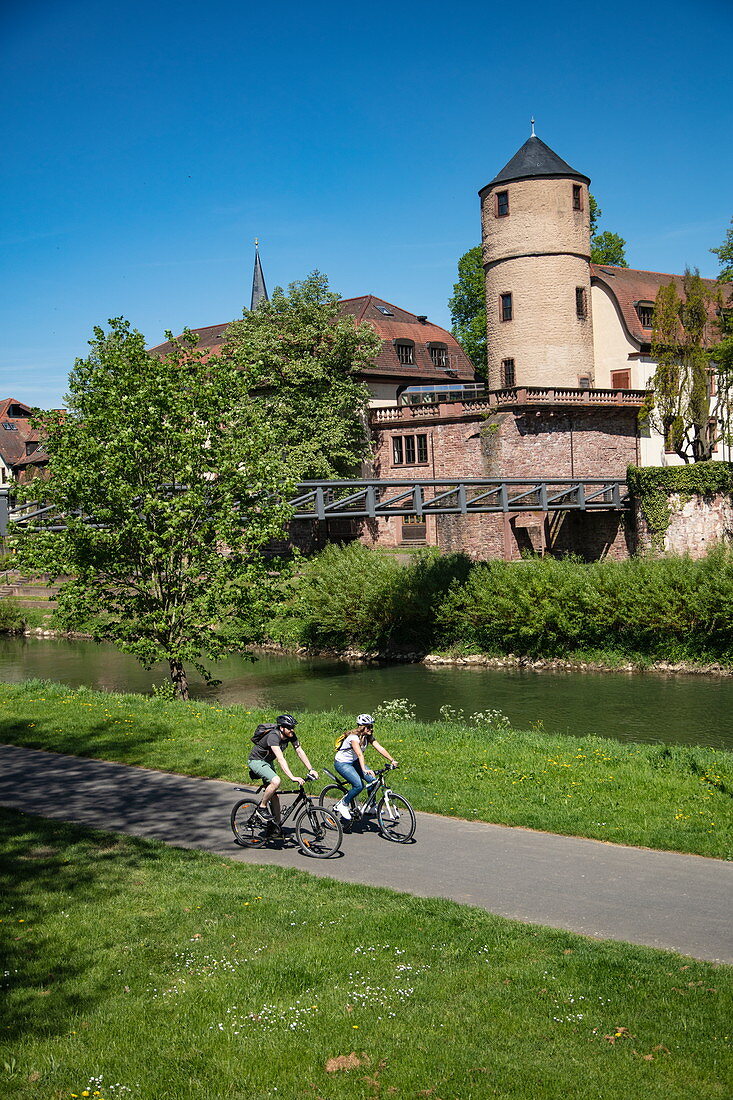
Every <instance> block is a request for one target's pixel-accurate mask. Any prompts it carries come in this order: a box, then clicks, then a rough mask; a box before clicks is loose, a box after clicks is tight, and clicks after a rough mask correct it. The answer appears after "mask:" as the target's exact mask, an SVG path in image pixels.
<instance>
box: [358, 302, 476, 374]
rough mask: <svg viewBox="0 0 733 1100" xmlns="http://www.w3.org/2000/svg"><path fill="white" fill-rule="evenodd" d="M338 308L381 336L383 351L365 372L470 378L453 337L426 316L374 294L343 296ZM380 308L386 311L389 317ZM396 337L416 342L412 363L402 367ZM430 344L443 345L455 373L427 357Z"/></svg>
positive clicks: (466, 361)
mask: <svg viewBox="0 0 733 1100" xmlns="http://www.w3.org/2000/svg"><path fill="white" fill-rule="evenodd" d="M380 306H381V307H382V308H381V309H380V308H379V307H380ZM339 308H340V310H341V313H350V314H351V316H352V317H354V318H355V320H356V323H357V324H363V323H364V322H365V321H368V322H369V324H370V325H372V327H373V328H374V329H376V331H377V334H378V335H379V336H381V337H382V350H381V352H380V354H379V355H378V356H377V359H376V363H375V366H374V367H373V368H372V369H371V370H369V371H365V374H367V375H368V376H374V375H381V376H384V375H389V376H390V377H395V378H405V379H415V380H417V379H418V378H425V380H426V381H429V382H438V381H439V382H445V381H448V380H449V379H450V378H458V379H463V380H464V381H472V380H473V378H474V376H475V371H474V369H473V364H472V363H471V360H470V359H469V358H468V356H467V355H466V353H465V351H464V350H463V348H462V347H461V345H460V344H459V343H458V341H457V340H456V338H455V336H453V335H452V334H451V333H450V332H448V331H447V330H446V329H444V328H440V326H439V325H433V324H431V322H430V321H428V320H427V319H426V320H423V321H421V320H420V318H419V317H418V315H417V314H415V313H410V312H408V310H406V309H400V307H399V306H395V305H392V303H391V302H385V301H384V299H382V298H375V296H374V295H373V294H366V295H364V297H362V298H345V299H344V300H343V301H342V302H340V303H339ZM382 310H388V311H389V313H390V314H391V316H388V315H387V314H386V313H383V312H382ZM395 340H398V341H399V340H411V341H412V342H413V343H414V344H415V352H414V356H415V362H414V364H412V365H410V366H403V365H402V363H400V361H399V359H398V358H397V352H396V350H395V347H394V341H395ZM430 344H440V345H442V346H444V347H445V348H446V350H447V352H448V363H449V369H450V371H451V372H454V373H451V374H448V372H447V370H445V369H444V368H441V367H436V366H434V364H433V361H432V359H431V358H430V351H429V345H430Z"/></svg>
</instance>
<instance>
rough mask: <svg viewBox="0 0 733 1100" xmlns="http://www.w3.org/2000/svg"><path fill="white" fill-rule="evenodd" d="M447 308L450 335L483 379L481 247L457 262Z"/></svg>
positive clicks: (484, 348) (483, 342)
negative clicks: (448, 311)
mask: <svg viewBox="0 0 733 1100" xmlns="http://www.w3.org/2000/svg"><path fill="white" fill-rule="evenodd" d="M448 308H449V309H450V312H451V321H452V322H453V335H454V336H455V338H456V339H457V340H458V342H459V343H460V345H461V347H462V348H463V350H464V351H465V353H466V355H467V356H468V358H469V359H470V360H471V362H472V363H473V366H474V369H475V371H476V373H477V374H478V375H479V376H480V377H481V378H486V374H487V362H486V285H485V281H484V265H483V260H482V255H481V245H476V247H475V248H471V249H469V250H468V252H466V253H464V255H463V256H461V258H460V260H459V261H458V282H457V283H455V284H454V286H453V297H452V298H451V299H450V300H449V302H448Z"/></svg>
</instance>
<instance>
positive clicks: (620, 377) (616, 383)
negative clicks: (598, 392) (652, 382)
mask: <svg viewBox="0 0 733 1100" xmlns="http://www.w3.org/2000/svg"><path fill="white" fill-rule="evenodd" d="M611 389H612V390H630V389H631V371H630V370H612V371H611Z"/></svg>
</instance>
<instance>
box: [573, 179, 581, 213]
mask: <svg viewBox="0 0 733 1100" xmlns="http://www.w3.org/2000/svg"><path fill="white" fill-rule="evenodd" d="M582 209H583V190H582V188H581V186H580V184H579V183H574V184H573V210H582Z"/></svg>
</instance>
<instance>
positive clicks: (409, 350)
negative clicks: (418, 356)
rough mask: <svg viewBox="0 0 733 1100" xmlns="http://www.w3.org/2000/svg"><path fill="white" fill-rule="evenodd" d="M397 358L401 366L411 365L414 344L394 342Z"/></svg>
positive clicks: (413, 355)
mask: <svg viewBox="0 0 733 1100" xmlns="http://www.w3.org/2000/svg"><path fill="white" fill-rule="evenodd" d="M395 351H396V352H397V358H398V359H399V361H400V363H401V364H402V366H403V367H411V366H412V365H413V364H414V362H415V345H414V344H395Z"/></svg>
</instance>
